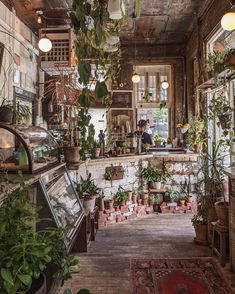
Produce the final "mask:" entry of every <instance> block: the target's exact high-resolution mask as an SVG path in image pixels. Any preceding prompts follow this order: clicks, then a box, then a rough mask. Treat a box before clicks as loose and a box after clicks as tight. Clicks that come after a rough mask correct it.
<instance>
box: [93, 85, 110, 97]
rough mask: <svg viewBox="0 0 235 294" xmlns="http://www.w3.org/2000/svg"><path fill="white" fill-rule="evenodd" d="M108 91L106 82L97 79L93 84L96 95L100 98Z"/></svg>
mask: <svg viewBox="0 0 235 294" xmlns="http://www.w3.org/2000/svg"><path fill="white" fill-rule="evenodd" d="M108 93H109V92H108V89H107V85H106V83H105V82H99V81H97V82H96V86H95V94H96V97H97V98H99V99H100V98H103V97H105V96H106V95H108Z"/></svg>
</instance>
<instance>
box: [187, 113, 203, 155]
mask: <svg viewBox="0 0 235 294" xmlns="http://www.w3.org/2000/svg"><path fill="white" fill-rule="evenodd" d="M207 139H208V138H207V134H206V127H205V121H204V120H203V119H201V118H199V117H195V118H194V119H193V120H192V122H191V125H190V128H189V133H188V141H189V147H192V148H194V150H195V152H196V153H201V151H202V150H203V147H204V146H205V145H206V142H207Z"/></svg>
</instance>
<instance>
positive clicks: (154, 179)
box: [141, 165, 161, 189]
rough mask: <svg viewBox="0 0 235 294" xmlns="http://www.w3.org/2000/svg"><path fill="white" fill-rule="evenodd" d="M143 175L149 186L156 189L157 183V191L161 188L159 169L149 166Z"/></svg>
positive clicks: (143, 171)
mask: <svg viewBox="0 0 235 294" xmlns="http://www.w3.org/2000/svg"><path fill="white" fill-rule="evenodd" d="M141 175H142V177H143V179H144V180H145V181H146V182H147V184H148V185H152V186H153V187H154V186H155V183H157V184H156V189H160V188H161V173H160V170H159V169H158V168H157V167H155V166H151V165H149V166H148V167H146V168H144V169H143V170H142V172H141Z"/></svg>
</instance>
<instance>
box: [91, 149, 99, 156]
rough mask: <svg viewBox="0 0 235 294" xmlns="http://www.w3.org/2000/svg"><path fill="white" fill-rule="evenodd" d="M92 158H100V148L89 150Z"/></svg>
mask: <svg viewBox="0 0 235 294" xmlns="http://www.w3.org/2000/svg"><path fill="white" fill-rule="evenodd" d="M91 156H92V158H98V157H99V156H100V148H93V149H92V150H91Z"/></svg>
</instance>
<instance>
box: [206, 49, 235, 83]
mask: <svg viewBox="0 0 235 294" xmlns="http://www.w3.org/2000/svg"><path fill="white" fill-rule="evenodd" d="M234 53H235V50H234V48H227V49H225V50H224V51H214V52H213V53H209V54H208V58H207V61H206V63H207V71H208V72H209V74H210V75H212V76H213V77H217V76H218V74H219V73H221V72H222V71H224V70H231V68H232V67H233V66H234V64H230V59H231V56H232V55H234Z"/></svg>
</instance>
